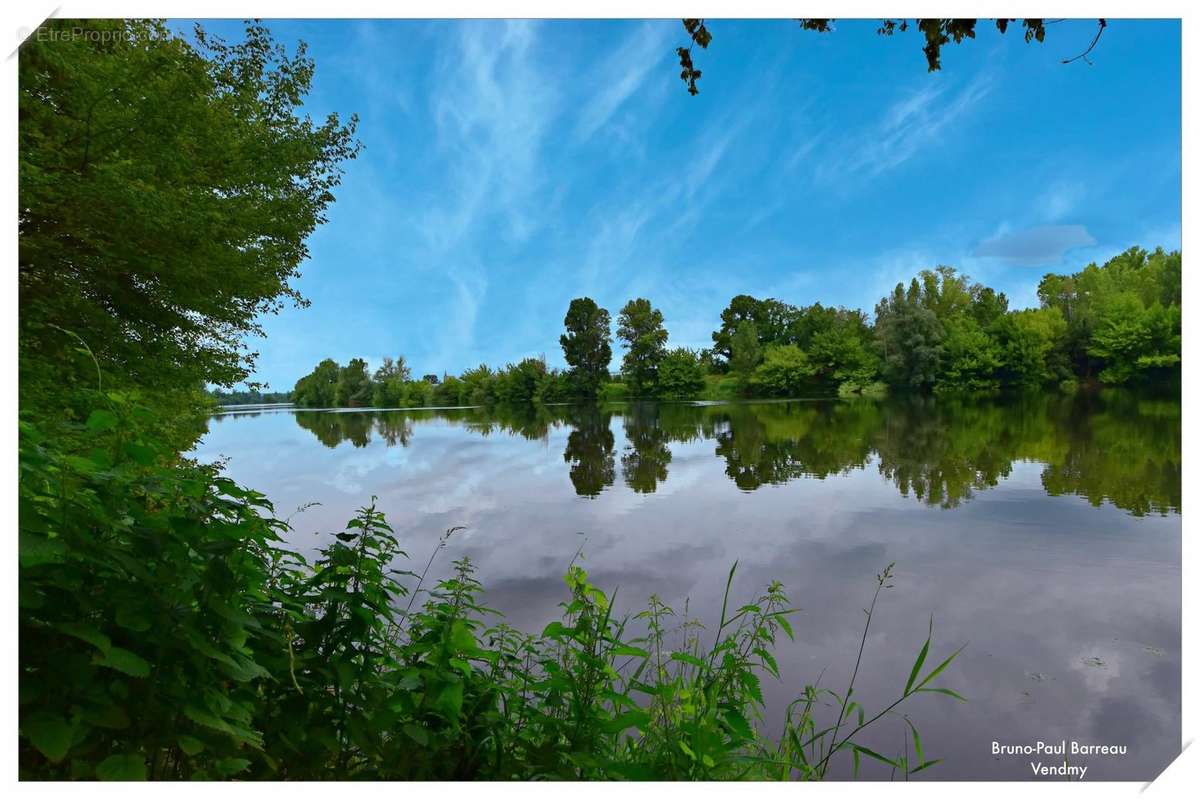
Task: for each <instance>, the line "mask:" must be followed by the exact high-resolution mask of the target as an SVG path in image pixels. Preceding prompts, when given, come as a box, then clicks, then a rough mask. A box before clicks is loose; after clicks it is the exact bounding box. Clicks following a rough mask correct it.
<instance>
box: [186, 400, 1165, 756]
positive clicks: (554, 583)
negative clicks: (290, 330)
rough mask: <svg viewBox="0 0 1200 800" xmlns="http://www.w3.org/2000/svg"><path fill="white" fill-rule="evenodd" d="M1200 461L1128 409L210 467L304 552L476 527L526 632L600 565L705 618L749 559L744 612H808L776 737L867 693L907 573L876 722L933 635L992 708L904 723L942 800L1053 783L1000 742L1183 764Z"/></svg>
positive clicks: (834, 410) (573, 434)
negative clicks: (992, 785)
mask: <svg viewBox="0 0 1200 800" xmlns="http://www.w3.org/2000/svg"><path fill="white" fill-rule="evenodd" d="M1180 446H1181V439H1180V405H1179V402H1178V396H1175V397H1174V398H1168V399H1162V398H1152V397H1144V396H1142V397H1139V396H1136V395H1130V394H1121V393H1104V394H1099V395H1080V396H1078V397H1075V398H1066V397H1059V396H1052V397H1037V398H1024V399H1021V400H1017V401H1010V402H1003V403H1001V402H992V403H986V404H973V403H962V402H950V401H945V400H939V401H933V400H923V401H919V400H906V401H902V400H893V401H887V402H884V403H874V402H836V401H817V402H786V403H734V404H714V405H696V404H645V405H623V406H614V407H612V408H608V409H604V410H597V409H594V408H591V409H585V408H575V407H567V406H561V407H551V408H548V409H543V410H539V411H536V412H535V411H532V410H527V411H524V412H521V413H514V412H500V411H490V412H489V411H484V410H480V409H454V410H437V411H433V410H421V411H389V412H363V411H297V410H291V409H284V410H280V409H269V410H260V411H231V412H228V413H224V414H222V415H219V416H216V417H213V418H212V420H211V422H210V425H209V433H208V434H207V436H205V438H204V440H203V441H202V442H201V444H200V445H199V447H198V448H197V451H196V455H197V456H198V457H199V458H201V459H203V460H215V459H217V458H219V457H224V458H227V459H228V463H227V472H228V474H229V475H230V476H231V477H233V478H234V479H235V480H237V481H240V482H242V483H244V484H247V485H249V486H252V487H254V488H256V489H259V490H260V491H263V492H265V493H266V494H267V496H268V497H270V498H271V500H272V501H273V502H274V503H275V506H276V510H277V512H278V514H279V515H280V516H281V517H286V516H288V515H289V514H291V513H292V512H293V510H294V509H296V508H298V507H300V506H301V505H304V504H306V503H310V502H313V501H316V502H319V503H320V504H321V505H319V506H315V507H312V508H309V509H307V510H306V511H304V512H303V513H300V514H297V515H296V516H295V517H294V518H293V520H292V523H293V526H294V528H295V532H294V534H293V535H292V545H293V546H294V547H296V548H297V549H299V550H301V551H304V552H311V551H313V550H314V549H315V548H316V547H318V546H319V544H320V543H321V541H322V537H324V536H328V535H329V533H330V532H331V531H335V530H340V526H341V525H343V524H344V523H345V521H346V520H347V519H348V518H349V517H350V516H351V515H352V514H353V512H354V510H355V509H356V508H357V507H359V506H360V505H362V504H364V503H365V502H368V501H369V499H370V497H371V496H372V495H377V496H378V498H379V500H378V503H379V506H380V508H381V509H382V510H383V511H384V512H386V513H387V515H388V519H389V521H390V522H391V523H392V525H393V526H394V527H395V529H396V533H397V534H398V536H399V537H400V539H401V541H402V542H404V544H405V546H406V549H407V550H408V552H409V554H410V555H411V556H412V561H413V563H417V564H424V561H425V560H426V558H427V557H428V555H429V554H430V553H431V552H432V550H433V548H434V547H435V546H436V541H437V538H438V536H439V534H441V533H442V532H443V531H444V530H445V529H447V528H449V527H451V526H455V525H465V526H467V529H466V530H465V531H463V532H462V533H460V534H457V535H456V536H454V537H453V538H452V539H451V542H450V544H449V546H448V548H447V552H446V553H444V554H443V555H442V556H440V557H439V558H440V561H439V563H438V565H437V567H438V568H441V569H442V570H443V571H445V570H446V569H448V568H449V564H450V562H451V561H452V560H453V559H454V558H458V557H461V556H470V558H471V559H472V560H473V561H474V562H475V564H476V565H477V567H478V575H479V578H480V579H481V580H482V581H483V583H484V585H485V586H486V587H487V589H488V594H487V598H486V599H487V603H488V605H491V606H493V607H496V608H499V609H501V610H502V611H504V612H505V614H506V616H507V617H508V620H509V621H510V622H511V623H513V624H515V625H517V626H518V627H522V628H524V629H526V630H540V629H541V628H542V626H544V625H545V623H546V622H548V621H549V620H550V619H552V618H556V617H557V614H556V610H557V609H556V606H557V604H558V603H559V602H560V601H561V600H562V599H563V598H564V596H565V589H564V586H563V584H562V580H561V576H562V573H563V571H564V569H565V567H566V565H567V563H568V562H569V561H570V559H571V557H572V555H573V554H574V553H575V552H576V550H577V549H579V548H580V546H581V545H583V548H584V552H585V561H584V564H585V566H586V567H587V568H588V570H589V571H590V572H591V574H592V576H593V578H594V579H595V581H596V582H597V583H598V584H600V585H601V586H604V587H606V588H609V589H611V588H612V587H617V586H619V587H620V594H619V600H618V605H621V604H622V603H621V600H623V601H625V603H626V604H632V603H634V602H637V603H641V602H643V601H644V600H645V598H646V597H648V596H649V595H650V593H652V592H654V593H657V594H658V595H659V596H661V597H662V598H663V599H664V600H665V601H667V602H668V603H669V604H671V605H674V606H675V607H676V608H677V609H678V608H682V605H683V601H684V599H685V598H689V597H690V598H691V609H692V611H693V612H694V613H696V614H698V615H699V616H700V617H701V618H702V619H706V620H713V619H714V617H716V616H717V615H718V614H719V603H720V599H721V598H720V595H721V590H722V587H723V584H724V579H725V575H726V573H727V572H728V570H729V567H730V565H731V564H732V563H733V562H734V560H738V562H739V565H740V566H739V568H738V573H737V580H736V582H735V591H736V592H737V593H738V594H739V597H740V598H747V599H748V598H750V597H751V596H752V594H753V593H755V592H756V591H758V590H760V589H761V588H762V587H763V586H765V585H766V584H767V583H768V582H769V581H770V580H771V579H774V578H777V579H779V580H781V581H783V582H784V583H785V585H786V586H787V589H788V592H789V594H790V596H791V598H792V600H793V603H794V604H795V605H797V606H799V607H801V608H802V609H803V611H802V612H801V613H800V614H799V615H798V616H797V617H796V619H795V622H794V625H795V628H796V642H795V643H794V644H792V643H786V642H785V643H784V644H783V645H782V646H781V652H780V654H779V655H780V658H779V660H780V666H781V670H782V673H783V681H782V682H781V683H774V682H773V681H772V680H766V681H764V690H765V691H766V694H767V698H768V703H769V706H770V708H769V713H768V723H769V724H772V725H777V724H778V717H779V716H781V715H782V713H783V707H784V706H785V705H786V703H787V702H788V701H789V700H791V699H792V698H793V697H795V696H796V695H797V694H798V693H799V691H800V690H801V688H802V687H803V685H804V683H805V682H809V681H812V680H814V679H815V678H816V677H817V675H818V674H819V673H820V672H821V671H822V670H825V676H826V679H825V681H823V685H829V686H830V687H831V688H836V689H837V690H839V691H841V690H842V689H844V683H845V681H846V680H847V679H848V677H849V674H850V670H851V668H852V666H853V659H854V656H855V653H856V649H857V644H858V637H859V635H860V633H861V626H862V622H863V613H862V610H861V609H862V608H863V606H864V605H866V603H867V602H868V601H869V600H870V594H871V592H872V589H873V585H874V578H873V576H874V575H875V573H877V572H878V571H879V570H880V569H881V568H883V567H884V566H885V565H886V564H888V563H889V562H892V561H894V562H896V580H895V588H893V589H890V590H887V591H885V592H884V594H883V596H882V597H881V599H880V606H879V610H878V611H877V617H876V620H875V622H874V623H873V624H872V630H871V635H870V638H869V639H868V642H867V649H866V653H865V656H864V667H863V669H862V671H861V673H860V676H859V683H858V689H857V690H856V696H858V699H860V700H861V701H862V702H863V703H864V704H865V705H866V706H867V708H868V710H871V709H875V710H877V709H879V708H881V707H883V706H884V705H886V704H887V703H888V702H890V700H891V699H893V698H894V697H895V696H896V694H897V693H898V692H899V691H900V690H901V689H902V688H903V684H904V681H905V680H906V678H907V676H908V669H909V667H910V666H911V664H912V661H913V658H914V657H915V655H916V651H917V649H918V648H919V646H920V644H921V642H922V640H923V639H924V636H925V633H926V629H927V626H928V624H929V617H930V615H931V614H932V615H933V618H934V646H935V648H937V650H936V651H935V653H934V654H933V655H937V653H948V652H949V651H950V650H951V649H953V648H955V647H957V646H959V645H961V644H963V643H967V648H966V650H964V651H963V654H962V655H961V656H960V657H959V659H958V661H957V662H956V663H955V664H954V665H953V666H952V667H951V668H950V669H949V670H948V671H947V673H946V674H945V675H946V677H945V681H944V684H945V685H947V686H951V687H953V688H955V689H957V690H958V691H960V692H961V693H962V694H964V695H966V696H967V697H968V699H969V701H970V702H968V703H966V704H962V703H957V702H955V701H953V700H951V699H949V698H946V697H942V696H937V695H928V696H920V697H918V698H914V699H913V700H910V701H909V703H911V705H909V704H906V706H904V707H902V708H905V709H906V710H907V712H908V713H909V715H910V716H911V717H912V719H913V720H914V722H916V724H917V726H918V728H919V729H920V731H921V734H922V742H923V744H924V749H925V752H926V753H927V754H928V755H929V757H940V758H944V759H945V761H944V762H943V763H942V764H939V765H938V766H936V767H934V768H932V769H930V770H928V771H927V772H925V773H922V775H920V776H916V777H926V778H928V779H950V778H959V779H967V778H992V779H1030V778H1032V777H1033V775H1032V771H1031V769H1030V760H1031V759H1030V757H1028V756H1025V757H1021V756H993V755H992V742H993V741H999V742H1001V743H1006V744H1033V743H1036V742H1037V741H1038V740H1043V741H1046V742H1058V741H1060V740H1062V739H1066V740H1068V741H1070V740H1076V741H1079V742H1084V743H1091V744H1117V745H1126V746H1127V747H1128V748H1129V752H1128V755H1126V756H1123V757H1112V756H1095V757H1088V758H1072V759H1071V763H1073V764H1079V763H1085V764H1087V766H1088V772H1087V776H1086V777H1087V779H1106V778H1107V779H1133V780H1148V779H1150V778H1152V777H1153V776H1155V775H1156V774H1157V773H1158V772H1159V771H1160V770H1161V769H1162V768H1163V767H1164V766H1165V765H1166V764H1167V763H1169V761H1170V760H1171V759H1172V758H1173V757H1174V756H1175V755H1176V754H1177V753H1178V750H1179V740H1180V710H1179V709H1180V594H1181V583H1180V581H1181V578H1180V561H1181V524H1180V507H1181V490H1180V463H1181V459H1180ZM639 607H640V606H639ZM932 659H933V656H931V663H936V662H933V660H932ZM878 726H879V727H878V728H877V729H875V730H874V731H873V732H872V735H870V736H867V737H866V738H864V739H863V743H864V744H867V745H868V746H870V747H873V748H875V749H878V750H881V751H884V752H893V753H894V752H896V751H897V749H899V748H901V747H902V743H903V739H902V730H903V726H904V724H903V721H902V720H901V719H900V718H899V717H897V718H895V719H890V720H889V719H885V720H882V721H881V722H880V723H878ZM1033 760H1036V761H1047V762H1053V761H1055V759H1054V758H1046V759H1044V758H1041V757H1038V758H1034V759H1033ZM1057 760H1058V761H1059V762H1061V758H1060V759H1057ZM847 761H848V759H847ZM864 775H865V776H866V777H878V778H887V777H888V775H887V773H886V771H872V770H871V769H870V768H869V767H867V766H866V765H864ZM839 776H840V777H846V776H847V775H846V772H843V773H841V774H840V775H839Z"/></svg>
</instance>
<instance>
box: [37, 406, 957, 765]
mask: <svg viewBox="0 0 1200 800" xmlns="http://www.w3.org/2000/svg"><path fill="white" fill-rule="evenodd" d="M92 400H93V401H94V404H95V410H93V411H92V412H91V413H90V415H88V416H87V417H86V421H85V422H82V423H76V424H67V425H66V426H65V427H56V428H55V430H54V431H53V433H51V432H48V431H47V430H46V429H45V428H44V426H42V425H39V424H35V422H33V421H32V420H31V419H28V418H24V417H23V418H22V419H21V421H20V423H19V425H20V488H19V493H20V557H19V560H20V611H19V618H20V622H19V630H20V772H21V777H22V778H25V779H68V778H80V779H96V778H99V779H235V778H236V779H309V780H317V779H359V778H363V779H385V780H386V779H425V780H440V779H498V780H509V779H601V780H609V779H659V780H688V779H703V780H727V779H744V778H750V779H760V780H763V779H807V780H814V779H821V778H824V777H825V776H826V775H827V772H828V770H829V766H830V763H831V761H832V760H833V758H834V757H835V756H837V755H838V754H845V755H846V756H847V757H850V758H852V759H853V763H854V766H855V770H856V772H857V767H858V764H859V761H860V758H861V757H863V756H865V757H867V758H870V759H874V760H876V761H880V762H882V763H884V764H885V765H890V766H891V768H892V770H893V772H894V773H902V774H903V775H904V776H906V777H907V775H910V774H913V773H917V772H920V771H921V770H924V769H926V768H928V767H930V766H932V765H933V764H935V763H937V762H936V761H929V760H926V759H925V756H924V754H923V752H922V749H921V743H920V737H919V734H918V733H917V730H916V728H915V727H912V724H911V722H908V720H907V717H905V718H904V719H905V722H906V724H907V725H908V729H911V734H912V736H911V738H912V744H913V746H914V747H913V749H914V751H915V759H913V758H911V757H910V755H909V754H908V748H907V738H908V737H907V734H906V737H905V738H906V741H905V749H904V751H903V752H902V753H900V754H898V755H896V756H887V755H883V754H881V753H878V752H876V751H873V750H870V749H868V748H867V747H865V746H863V745H861V744H859V743H858V742H857V740H856V738H857V737H858V736H859V734H861V732H862V731H863V730H864V729H866V728H867V727H869V726H870V725H871V724H872V723H874V722H875V721H877V720H879V719H881V718H882V717H884V716H885V715H891V714H896V713H898V712H897V707H898V706H899V705H900V704H901V703H903V702H905V701H906V700H909V699H910V698H912V697H913V696H915V695H916V694H920V693H941V694H946V695H950V696H952V697H955V698H958V699H961V698H960V697H959V696H958V695H957V694H955V693H954V692H953V691H951V690H949V689H946V688H944V687H940V686H933V685H931V682H932V681H933V680H934V679H935V678H936V677H938V676H939V675H940V674H941V673H942V672H944V671H945V670H946V668H947V667H948V666H949V665H950V664H951V662H952V661H953V660H954V658H955V656H957V652H955V653H953V654H951V655H950V656H949V657H948V658H946V659H945V660H943V661H942V662H941V663H939V664H938V665H937V666H936V667H934V668H932V669H931V670H929V671H928V672H926V673H925V674H923V675H922V670H923V669H924V664H925V662H926V659H927V656H928V655H929V651H930V647H931V641H930V640H931V638H932V636H931V637H930V639H926V641H925V643H924V645H923V647H922V648H921V650H920V652H919V655H918V657H917V659H916V661H915V663H914V664H913V667H912V670H911V674H910V675H909V677H908V680H907V682H906V684H905V686H904V688H903V690H902V691H901V692H900V693H899V695H898V698H897V699H896V700H895V701H894V702H893V703H891V704H890V705H889V706H887V707H885V708H884V709H883V710H882V711H880V712H878V713H876V714H873V715H871V716H868V715H867V714H866V712H865V710H864V709H863V708H862V706H861V705H860V704H859V703H858V702H857V701H856V700H855V699H854V681H855V679H856V678H857V675H858V667H859V666H860V665H861V662H862V655H863V648H864V647H865V643H866V638H867V632H868V630H869V626H870V622H871V617H872V616H873V614H874V609H875V601H876V600H877V599H878V597H879V593H880V591H881V590H882V589H883V588H885V587H887V586H890V581H891V577H892V571H891V567H890V566H889V567H888V568H887V569H885V570H884V571H883V572H882V573H881V574H880V575H879V576H877V580H878V585H877V587H876V590H875V596H874V598H873V599H872V602H871V605H870V607H869V609H867V610H866V611H867V623H866V625H865V626H864V630H863V635H862V642H861V644H860V650H859V656H858V661H857V662H856V665H855V670H854V674H853V675H852V677H851V680H850V683H849V685H848V687H847V689H846V691H845V692H843V693H836V692H833V691H831V690H828V689H824V688H819V687H817V686H808V687H805V689H804V691H803V692H802V693H801V695H800V697H799V698H798V699H797V700H796V701H795V702H793V703H792V704H791V705H790V706H789V707H788V708H787V710H786V715H785V716H786V720H785V725H784V729H783V734H782V736H780V737H777V738H772V737H769V736H767V735H766V734H764V733H763V730H764V727H765V723H764V715H765V710H766V704H765V701H764V699H763V693H762V688H761V681H762V680H763V679H764V678H770V679H779V678H780V672H779V668H778V665H777V663H776V659H775V656H774V650H775V647H776V644H777V642H778V639H779V636H780V635H781V634H782V635H783V636H786V637H787V638H788V639H791V638H792V637H793V631H792V627H791V624H790V622H789V618H790V617H791V616H792V615H794V614H795V613H796V610H795V609H794V608H792V607H791V605H790V603H789V602H788V599H787V597H786V595H785V594H784V591H783V587H782V586H781V585H780V584H778V583H773V584H771V585H770V586H769V587H768V588H767V589H766V591H765V592H764V593H763V594H762V595H761V596H760V597H758V598H757V599H755V600H754V601H753V602H751V603H748V604H746V605H742V606H740V607H738V608H733V607H731V605H730V595H731V589H732V585H733V580H734V575H735V572H736V567H737V565H736V564H734V568H733V569H731V570H730V572H729V578H728V581H727V583H726V587H725V595H724V600H723V603H722V611H721V619H720V621H719V624H718V626H717V628H716V629H715V631H712V632H709V631H707V630H705V629H704V627H703V626H702V625H701V624H700V622H699V621H698V620H696V619H694V618H692V617H691V616H690V615H689V614H688V612H687V609H686V608H685V609H684V611H683V613H682V614H676V612H675V611H674V610H673V609H671V608H670V607H668V606H667V605H666V604H664V603H663V602H662V601H661V600H660V599H658V598H657V597H652V598H651V599H650V601H649V604H648V607H647V608H646V609H645V610H643V611H640V612H638V613H634V614H626V615H621V616H618V615H617V614H616V612H615V606H614V598H612V597H610V596H609V595H607V594H606V593H605V592H604V591H602V590H601V589H600V588H598V587H597V586H595V585H593V584H592V583H591V581H590V579H589V577H588V574H587V572H586V571H585V570H584V569H583V568H582V567H581V566H580V565H579V564H578V563H577V560H573V561H572V563H571V564H570V565H569V566H568V568H567V571H566V576H565V580H566V590H567V599H566V600H565V601H564V602H563V604H562V608H561V615H560V618H559V619H558V620H557V621H555V622H552V623H550V624H549V625H548V626H546V628H545V629H544V630H543V631H542V632H541V633H540V634H537V635H531V634H526V633H522V632H520V631H517V630H515V629H513V628H512V627H510V626H508V625H506V624H505V623H504V622H503V619H502V617H501V616H500V615H499V613H498V612H496V611H494V610H492V609H489V608H486V607H485V606H483V605H482V604H481V600H480V598H481V595H482V591H483V587H482V586H481V584H480V583H479V581H478V580H476V578H475V573H474V568H473V566H472V564H471V563H470V561H469V560H467V559H465V558H464V559H461V560H459V561H457V562H455V564H454V570H453V574H452V576H451V577H450V578H448V579H445V580H442V581H439V582H437V583H436V584H435V585H433V586H432V587H429V588H423V585H424V579H425V577H426V575H427V573H428V571H429V568H430V566H431V564H432V562H433V558H432V557H431V558H430V561H429V563H427V564H426V567H425V571H424V572H423V573H422V574H420V575H416V574H414V573H413V572H411V571H409V570H407V569H404V568H402V567H400V566H397V565H398V564H402V563H403V559H404V558H405V557H406V554H405V553H404V552H403V550H402V549H401V546H400V543H399V541H398V540H397V539H396V537H395V536H394V534H393V532H392V530H391V528H390V527H389V526H388V524H387V522H386V520H385V519H384V517H383V515H382V514H381V513H380V512H378V511H377V510H376V508H375V506H374V504H373V503H372V504H371V505H369V506H367V507H364V508H362V509H360V510H359V512H358V514H357V515H356V516H355V518H354V519H352V520H351V521H350V522H349V523H348V524H347V525H346V528H345V530H343V531H341V532H338V533H335V534H333V535H332V536H331V537H329V541H328V544H327V545H326V546H325V547H324V548H322V549H321V550H320V551H319V552H318V554H317V556H316V558H315V559H313V560H312V561H311V563H310V562H309V561H306V560H305V559H304V558H303V557H301V556H300V555H299V554H297V553H295V552H293V551H291V550H289V549H288V548H287V547H286V544H285V541H284V538H285V536H286V534H287V533H288V531H289V530H290V528H289V525H288V523H287V522H285V521H281V520H278V519H276V518H275V517H274V512H273V510H272V507H271V505H270V503H269V502H268V501H267V500H266V498H264V497H263V496H262V495H260V494H258V493H256V492H253V491H250V490H247V489H245V488H242V487H240V486H238V485H237V484H235V483H233V482H232V481H230V480H228V479H226V478H224V477H222V476H221V475H220V474H219V471H218V468H217V467H216V466H205V465H199V464H195V463H193V462H191V461H189V460H186V459H181V458H179V457H178V456H175V455H173V453H172V450H171V448H169V447H167V446H164V445H163V444H162V443H161V442H159V441H157V440H156V438H155V437H156V436H157V435H158V434H157V433H156V432H157V431H158V430H159V428H158V427H157V426H156V425H155V424H154V420H153V417H152V415H151V414H150V412H148V411H147V410H146V409H144V408H141V407H140V406H139V405H138V404H137V399H136V398H135V397H133V396H131V395H129V394H124V393H120V392H107V393H101V392H98V391H97V392H95V393H94V395H93V396H92ZM455 530H456V529H451V530H450V531H447V533H446V535H445V536H444V537H443V538H442V540H441V541H440V542H439V546H438V548H437V551H440V550H441V549H442V548H443V547H444V545H445V544H446V541H447V539H448V538H449V537H450V536H451V535H452V534H453V533H454V532H455ZM437 551H435V555H436V552H437ZM410 587H411V588H410ZM634 629H636V631H637V632H636V634H635V633H634V632H633V631H634ZM931 634H932V626H931ZM710 639H711V643H710V644H707V645H706V644H705V642H706V641H709V640H710ZM671 643H676V646H674V647H672V646H671ZM833 712H836V713H835V714H834V716H833V719H832V721H831V722H826V723H821V722H818V717H819V716H824V715H828V714H829V713H833Z"/></svg>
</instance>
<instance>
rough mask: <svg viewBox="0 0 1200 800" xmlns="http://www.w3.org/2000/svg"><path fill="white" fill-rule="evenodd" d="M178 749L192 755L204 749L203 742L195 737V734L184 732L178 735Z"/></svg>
mask: <svg viewBox="0 0 1200 800" xmlns="http://www.w3.org/2000/svg"><path fill="white" fill-rule="evenodd" d="M179 749H180V750H182V751H183V752H184V753H186V754H187V755H189V756H194V755H196V754H197V753H201V752H203V751H204V742H202V741H200V740H199V739H197V738H196V737H195V736H188V735H186V734H184V735H182V736H180V737H179Z"/></svg>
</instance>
